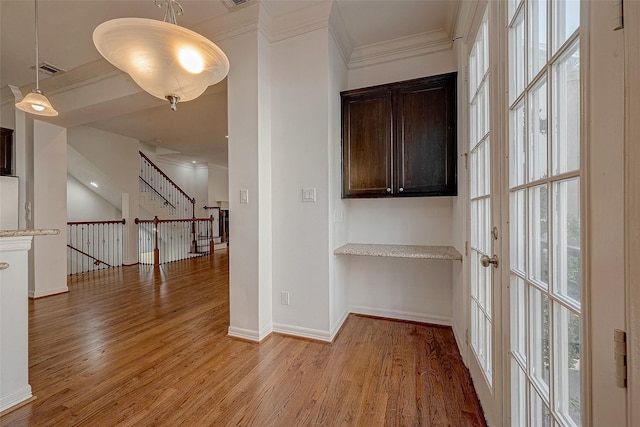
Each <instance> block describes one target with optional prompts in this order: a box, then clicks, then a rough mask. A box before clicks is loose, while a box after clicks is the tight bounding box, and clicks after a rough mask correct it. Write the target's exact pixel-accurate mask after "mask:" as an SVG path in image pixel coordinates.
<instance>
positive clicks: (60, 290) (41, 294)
mask: <svg viewBox="0 0 640 427" xmlns="http://www.w3.org/2000/svg"><path fill="white" fill-rule="evenodd" d="M66 292H69V288H68V287H67V286H65V287H63V288H57V289H48V290H47V291H45V292H43V291H37V292H36V291H32V290H31V289H29V298H31V299H36V298H42V297H48V296H51V295H58V294H64V293H66Z"/></svg>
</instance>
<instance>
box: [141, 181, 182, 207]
mask: <svg viewBox="0 0 640 427" xmlns="http://www.w3.org/2000/svg"><path fill="white" fill-rule="evenodd" d="M138 178H140V180H141V181H142V182H144V183H145V184H146V185H147V187H149V188H150V189H152V190H153V192H154V193H156V194H157V195H158V196H160V197H161V198H162V200H164V204H165V205H169V206H171V207H172V208H173V209H175V208H176V207H175V206H173V203H171V202H170V201H169V200H167V198H166V197H164V196H163V195H162V194H160V192H159V191H158V190H156V189H155V188H153V185H151V184H149V183H148V182H147V181H146V180H145V179H144V178H143V177H141V176H139V177H138ZM178 190H180V189H179V188H178Z"/></svg>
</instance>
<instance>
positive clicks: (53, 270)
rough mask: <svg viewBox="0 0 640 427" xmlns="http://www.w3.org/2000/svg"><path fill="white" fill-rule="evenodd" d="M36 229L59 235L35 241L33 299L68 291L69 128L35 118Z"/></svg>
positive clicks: (34, 188)
mask: <svg viewBox="0 0 640 427" xmlns="http://www.w3.org/2000/svg"><path fill="white" fill-rule="evenodd" d="M33 153H34V155H33V182H34V186H33V210H32V215H33V228H36V229H37V228H57V229H59V230H60V234H58V235H57V236H42V237H35V238H34V242H33V265H32V267H33V269H34V275H33V279H34V280H33V281H32V282H30V283H29V296H31V297H33V298H38V297H43V296H46V295H53V294H57V293H61V292H67V291H68V288H67V198H66V193H67V188H66V187H67V130H66V129H65V128H61V127H59V126H54V125H51V124H49V123H45V122H41V121H40V120H34V121H33Z"/></svg>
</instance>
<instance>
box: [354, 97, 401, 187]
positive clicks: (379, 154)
mask: <svg viewBox="0 0 640 427" xmlns="http://www.w3.org/2000/svg"><path fill="white" fill-rule="evenodd" d="M391 99H392V98H391V92H389V91H387V92H382V93H373V94H372V93H366V94H356V95H349V96H344V97H343V98H342V114H343V117H342V196H343V197H363V196H366V197H382V196H386V195H389V194H391V192H392V188H391V186H392V181H393V177H392V174H391V165H392V163H393V153H392V149H393V147H392V129H393V117H392V109H391Z"/></svg>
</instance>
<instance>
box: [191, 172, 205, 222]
mask: <svg viewBox="0 0 640 427" xmlns="http://www.w3.org/2000/svg"><path fill="white" fill-rule="evenodd" d="M193 181H194V182H193V186H194V191H193V193H192V194H190V196H191V197H193V198H195V199H196V206H195V208H196V211H195V214H196V218H208V217H209V211H208V210H206V209H203V207H204V206H205V205H206V206H209V205H208V203H209V189H208V185H209V167H208V166H207V165H206V164H198V165H196V166H195V167H194V170H193Z"/></svg>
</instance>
